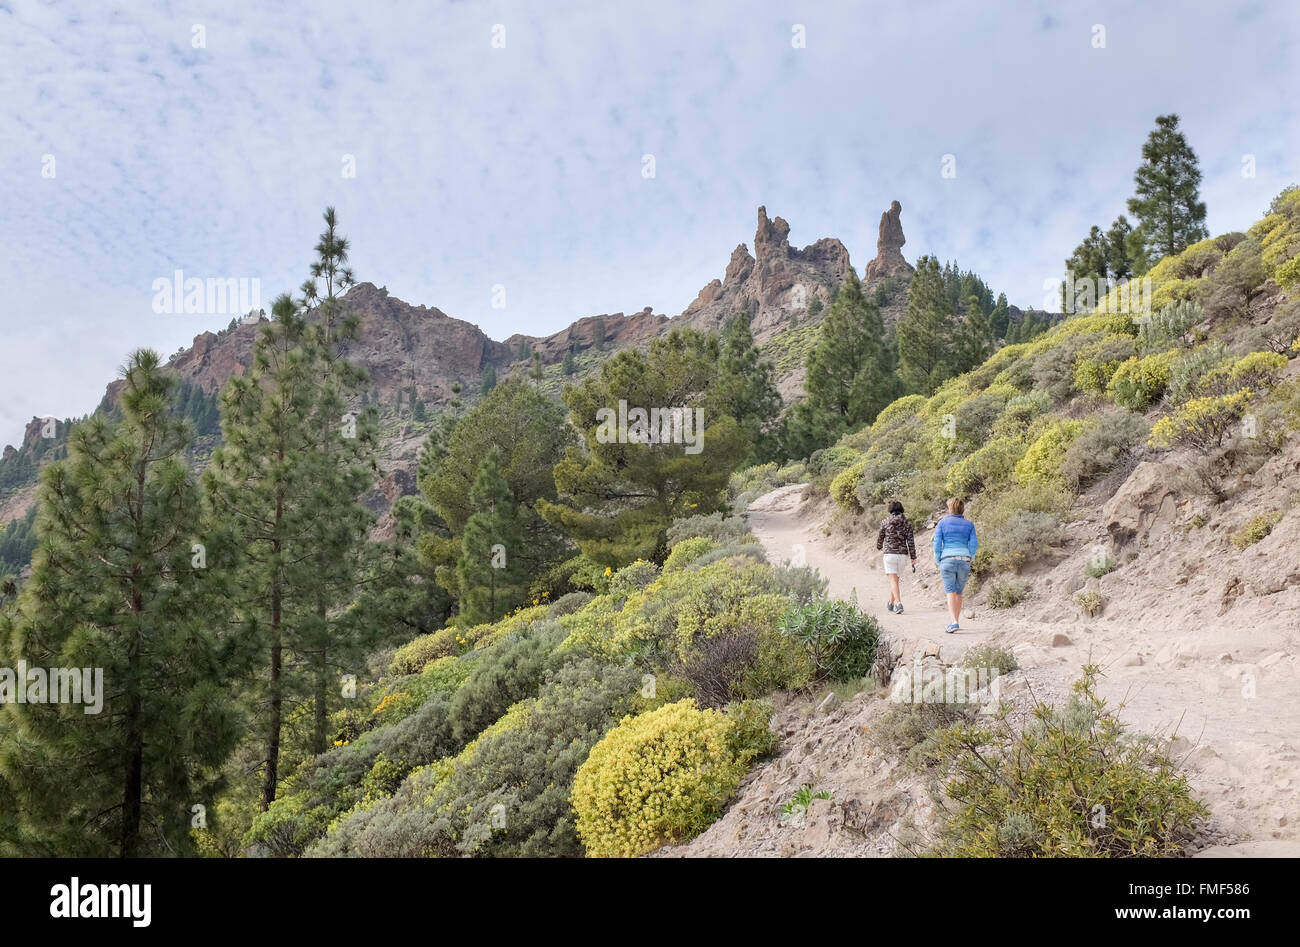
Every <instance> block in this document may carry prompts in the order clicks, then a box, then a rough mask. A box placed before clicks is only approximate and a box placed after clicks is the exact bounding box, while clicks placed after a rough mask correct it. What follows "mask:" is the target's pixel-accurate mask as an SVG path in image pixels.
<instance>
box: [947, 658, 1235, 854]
mask: <svg viewBox="0 0 1300 947" xmlns="http://www.w3.org/2000/svg"><path fill="white" fill-rule="evenodd" d="M1098 673H1099V671H1098V669H1097V667H1096V666H1092V665H1090V666H1088V667H1085V668H1084V674H1083V677H1082V678H1081V679H1080V680H1079V681H1078V682H1076V683H1075V685H1074V694H1073V695H1072V696H1071V699H1070V701H1069V703H1068V704H1067V705H1066V706H1065V707H1064V708H1061V709H1059V710H1058V709H1057V708H1055V707H1052V706H1049V705H1046V704H1043V703H1041V702H1036V704H1035V706H1034V710H1033V714H1034V719H1033V720H1032V721H1031V723H1030V724H1029V725H1027V726H1024V727H1023V728H1022V727H1017V726H1015V725H1013V724H1012V722H1011V721H1010V719H1009V713H1010V708H1006V709H1004V710H1002V711H1000V712H999V713H998V714H997V716H996V717H995V719H994V721H993V723H992V724H991V725H989V726H978V725H975V724H974V723H971V724H966V725H962V726H958V727H955V728H951V729H948V730H945V731H942V732H941V733H940V734H939V735H938V738H937V739H936V740H934V741H932V743H931V744H930V746H929V747H928V748H927V749H928V750H929V754H928V756H929V760H930V762H931V763H932V765H933V766H934V770H935V772H936V774H937V776H938V777H939V779H940V780H941V782H942V788H943V796H944V797H945V798H946V799H947V800H949V802H948V803H947V805H946V808H947V811H946V812H945V813H944V814H943V821H942V828H941V832H940V837H939V839H938V840H937V843H936V844H935V846H934V849H933V851H934V854H937V855H942V856H950V857H1016V856H1019V857H1097V856H1103V857H1107V856H1109V857H1133V856H1140V857H1151V856H1170V855H1176V854H1179V853H1180V852H1181V851H1182V850H1183V846H1184V845H1185V844H1186V843H1187V842H1188V841H1189V840H1190V839H1191V838H1192V837H1193V834H1194V832H1195V829H1196V826H1197V825H1198V824H1199V823H1200V822H1202V821H1203V820H1204V819H1206V818H1207V817H1208V816H1209V812H1208V810H1207V809H1206V807H1205V806H1204V805H1203V804H1201V803H1199V802H1197V801H1195V800H1193V798H1192V795H1191V790H1190V788H1189V787H1188V785H1187V780H1186V778H1185V777H1184V776H1183V775H1182V774H1181V773H1179V772H1178V769H1177V766H1176V765H1175V763H1174V762H1173V760H1171V759H1170V758H1169V756H1168V755H1167V753H1166V752H1165V750H1164V748H1163V747H1162V746H1161V744H1160V743H1159V742H1158V741H1157V740H1156V739H1155V738H1152V737H1142V736H1131V735H1130V734H1128V733H1127V732H1126V730H1125V728H1124V727H1123V725H1122V724H1121V723H1120V721H1119V719H1118V717H1117V716H1116V714H1115V713H1114V712H1113V711H1111V710H1110V709H1109V708H1108V707H1107V705H1106V702H1105V701H1104V700H1102V699H1101V698H1100V697H1098V696H1097V694H1096V678H1097V675H1098Z"/></svg>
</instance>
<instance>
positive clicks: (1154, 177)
mask: <svg viewBox="0 0 1300 947" xmlns="http://www.w3.org/2000/svg"><path fill="white" fill-rule="evenodd" d="M1134 180H1135V182H1136V186H1137V193H1136V194H1135V196H1133V197H1131V198H1129V202H1128V209H1129V213H1131V214H1133V215H1134V216H1135V217H1137V219H1138V220H1139V221H1140V229H1141V230H1142V233H1143V241H1144V243H1145V249H1146V251H1147V255H1148V256H1149V257H1152V258H1154V259H1159V258H1160V257H1162V256H1172V255H1173V254H1175V253H1181V252H1182V251H1183V250H1185V249H1186V248H1187V247H1188V246H1189V245H1190V244H1193V243H1195V242H1196V241H1198V240H1204V239H1205V238H1206V237H1208V236H1209V231H1208V230H1207V229H1206V227H1205V203H1204V202H1203V201H1201V200H1199V197H1200V186H1201V169H1200V165H1199V164H1198V163H1197V160H1196V153H1195V152H1194V151H1193V150H1192V148H1191V145H1189V144H1188V143H1187V139H1186V138H1185V137H1184V136H1183V133H1182V132H1181V131H1179V130H1178V116H1177V115H1161V116H1159V117H1157V118H1156V127H1155V130H1154V131H1152V132H1151V134H1150V135H1149V136H1148V137H1147V140H1146V143H1145V144H1143V146H1142V163H1141V164H1140V165H1138V169H1137V173H1136V174H1135V175H1134Z"/></svg>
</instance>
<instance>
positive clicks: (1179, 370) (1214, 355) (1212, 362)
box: [1165, 343, 1228, 406]
mask: <svg viewBox="0 0 1300 947" xmlns="http://www.w3.org/2000/svg"><path fill="white" fill-rule="evenodd" d="M1227 358H1228V352H1227V350H1226V349H1225V348H1224V347H1223V345H1222V344H1221V343H1212V344H1209V345H1199V346H1197V347H1196V348H1194V349H1192V350H1191V351H1190V352H1187V353H1185V354H1182V355H1179V356H1178V357H1177V358H1175V359H1174V361H1173V363H1172V364H1171V365H1170V369H1169V387H1168V388H1167V389H1166V392H1165V399H1166V401H1168V403H1169V404H1171V405H1175V406H1176V405H1180V404H1182V403H1183V402H1184V401H1187V400H1188V399H1189V398H1193V397H1195V396H1196V395H1197V388H1198V387H1199V386H1200V383H1201V379H1202V378H1204V377H1205V375H1207V374H1208V373H1209V372H1210V371H1211V370H1213V369H1214V368H1215V367H1216V366H1218V365H1220V364H1222V363H1223V361H1224V360H1225V359H1227Z"/></svg>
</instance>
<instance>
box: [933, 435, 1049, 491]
mask: <svg viewBox="0 0 1300 947" xmlns="http://www.w3.org/2000/svg"><path fill="white" fill-rule="evenodd" d="M1028 449H1029V445H1027V444H1026V443H1025V442H1024V441H1022V440H1021V439H1020V438H1018V437H998V438H994V439H993V440H991V441H989V442H988V443H986V444H985V445H984V446H983V447H981V448H980V449H979V450H977V451H975V452H974V453H973V454H970V455H968V456H966V457H963V458H962V459H961V460H959V461H957V462H956V463H954V464H952V465H951V466H950V467H949V468H948V470H947V472H946V474H945V477H946V481H945V484H944V486H945V488H946V492H947V494H948V495H949V496H970V495H972V494H974V493H977V492H979V491H980V490H983V489H985V488H987V487H990V486H1000V485H1002V484H1006V483H1008V482H1010V480H1011V477H1012V474H1013V473H1014V471H1015V469H1016V464H1017V463H1018V462H1019V461H1020V459H1021V458H1022V457H1024V456H1025V451H1026V450H1028Z"/></svg>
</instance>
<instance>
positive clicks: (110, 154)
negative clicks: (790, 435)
mask: <svg viewBox="0 0 1300 947" xmlns="http://www.w3.org/2000/svg"><path fill="white" fill-rule="evenodd" d="M80 6H81V8H80V9H75V12H74V8H73V7H72V6H71V5H66V4H46V3H39V2H35V0H9V2H7V3H6V4H5V5H4V6H0V36H3V40H0V42H3V44H4V49H3V56H2V57H0V142H2V144H0V174H2V175H3V179H4V181H5V185H6V186H5V187H4V188H3V189H2V190H0V202H2V203H0V245H3V246H4V247H5V251H6V252H5V254H4V256H3V257H2V258H0V285H3V286H4V288H5V295H6V299H7V301H8V304H7V306H6V311H5V313H4V319H5V329H6V333H5V335H6V341H5V344H4V346H3V349H2V350H0V370H2V377H0V396H2V397H0V441H3V440H6V439H14V438H16V436H17V433H18V432H19V431H20V430H21V425H22V423H23V422H24V421H25V420H26V419H27V418H29V417H30V416H31V415H32V414H47V413H53V414H57V415H60V416H64V415H80V414H82V413H85V412H86V411H88V410H90V409H91V408H93V407H94V405H95V403H96V402H97V401H98V399H99V396H100V394H101V393H102V389H103V385H104V384H105V383H106V382H107V381H109V380H110V379H111V378H112V376H113V372H114V370H115V367H116V366H117V365H119V364H120V363H121V362H122V361H123V359H124V357H125V355H126V353H127V352H128V351H129V350H130V349H132V348H134V347H137V346H140V345H152V346H154V347H156V348H158V349H160V350H161V351H163V352H171V351H174V350H175V349H176V348H177V347H178V346H179V345H181V344H184V343H187V342H188V341H189V340H190V339H191V338H192V337H193V336H194V335H195V334H196V333H197V332H199V331H202V330H204V329H208V328H215V327H219V326H220V325H224V323H225V322H226V321H228V320H227V319H225V318H219V317H207V316H204V317H195V316H190V317H185V316H159V315H155V314H154V313H153V312H152V311H151V309H150V306H149V303H150V299H151V296H152V292H151V289H150V286H151V283H152V281H153V279H155V278H157V277H159V276H168V275H170V274H171V272H172V271H173V270H174V269H176V268H178V267H179V268H182V269H184V270H185V271H186V272H187V273H189V274H194V275H200V276H244V277H249V278H252V277H257V278H260V279H261V281H262V287H263V297H264V299H267V300H269V299H270V298H271V297H273V296H274V295H275V294H276V293H277V292H280V291H281V290H284V289H290V288H294V287H296V286H298V284H299V283H300V282H301V281H302V278H303V276H304V272H305V268H306V264H307V262H308V258H309V256H310V251H311V247H312V246H313V244H314V242H315V237H316V234H317V233H318V230H319V214H320V211H321V209H322V208H323V207H324V206H325V205H326V204H335V205H337V207H338V210H339V214H340V217H341V220H342V222H343V227H344V230H345V232H346V233H347V234H348V235H349V236H350V237H351V238H352V241H353V246H354V248H355V249H354V257H353V262H354V265H355V269H356V271H357V274H358V276H359V277H360V278H362V279H368V280H372V281H374V282H376V283H378V284H386V285H387V286H388V288H389V289H390V291H391V292H393V293H394V294H396V295H398V296H400V297H402V298H404V299H407V300H409V301H411V302H413V303H416V304H419V303H425V304H428V305H431V306H437V307H439V308H441V309H442V310H444V311H445V312H447V313H449V314H450V315H453V316H457V317H459V318H464V319H468V320H470V321H473V322H477V323H479V324H480V325H481V326H482V327H483V328H484V330H485V331H487V332H488V333H489V334H490V335H493V336H495V337H497V338H503V337H505V336H507V335H509V334H510V333H512V332H515V331H523V332H531V333H535V334H541V333H547V332H551V331H555V330H557V329H559V328H562V327H563V326H564V325H565V324H567V323H568V322H569V321H570V320H572V319H574V318H578V317H580V316H583V315H589V314H592V313H597V312H609V311H615V310H620V309H622V310H625V311H630V310H637V309H640V308H642V307H643V306H646V305H650V306H653V307H654V308H655V309H656V311H660V312H667V313H675V312H678V311H680V310H681V309H682V308H684V307H685V306H686V304H687V303H689V302H690V300H691V299H692V298H693V297H694V295H695V293H696V292H697V291H698V289H699V288H700V287H701V286H702V285H703V284H704V283H705V282H707V281H708V280H709V279H712V278H714V277H716V276H720V275H721V273H722V269H723V267H724V266H725V264H726V260H727V258H728V255H729V254H730V251H731V248H732V247H734V246H735V245H736V243H738V242H740V241H745V242H750V241H751V240H752V236H753V224H754V212H755V208H756V207H757V206H758V205H759V204H765V205H766V206H767V208H768V211H769V213H771V214H773V215H776V214H779V215H781V216H783V217H785V218H786V219H787V220H789V221H790V224H791V227H792V233H791V237H792V240H793V241H794V242H796V243H798V244H801V245H802V244H806V243H811V242H812V241H814V240H816V239H817V238H819V237H822V236H838V237H840V238H841V239H842V240H844V241H845V243H846V244H847V245H848V247H849V250H850V252H851V254H852V256H853V259H854V261H855V263H857V265H858V266H859V267H861V265H862V264H864V263H865V262H866V261H867V260H868V259H870V257H871V256H872V255H873V254H874V250H875V236H876V234H875V227H876V222H877V221H878V219H879V215H880V212H881V211H882V210H883V209H885V208H886V207H887V206H888V204H889V201H890V200H892V199H895V198H896V199H898V200H900V201H901V202H902V203H903V206H904V214H903V224H904V228H905V230H906V232H907V238H908V242H907V247H906V250H905V252H906V253H907V255H908V256H909V258H912V259H915V257H916V256H918V255H920V254H922V253H934V254H937V255H938V256H939V257H941V258H943V259H950V258H955V259H957V261H958V262H959V263H960V264H961V265H962V266H963V267H966V268H972V269H974V270H976V271H977V272H979V273H980V274H981V275H982V276H984V277H985V279H986V280H987V281H988V282H989V283H990V284H991V285H992V286H993V287H994V288H995V289H1004V290H1006V292H1007V293H1008V295H1009V296H1010V297H1011V299H1012V301H1013V302H1017V303H1019V304H1021V305H1031V304H1034V305H1036V304H1038V303H1040V302H1041V299H1042V290H1041V284H1042V281H1043V279H1045V278H1047V277H1049V276H1052V275H1054V274H1055V273H1057V272H1058V271H1059V268H1060V266H1061V261H1062V260H1063V258H1064V257H1065V256H1066V255H1067V254H1068V253H1069V252H1070V250H1071V249H1072V247H1073V246H1074V244H1075V243H1077V242H1078V241H1079V239H1080V238H1081V237H1082V236H1083V235H1084V234H1085V233H1086V232H1087V229H1088V227H1089V226H1090V225H1091V224H1094V223H1096V224H1099V225H1103V226H1104V225H1107V224H1109V222H1110V221H1111V220H1112V219H1113V218H1114V217H1115V215H1116V214H1118V213H1120V212H1122V211H1123V210H1124V199H1125V198H1126V197H1127V196H1128V195H1129V193H1130V191H1131V185H1132V174H1133V169H1134V167H1135V166H1136V164H1137V161H1138V158H1139V152H1140V148H1141V144H1142V141H1143V139H1144V138H1145V136H1146V134H1147V132H1148V131H1149V130H1150V128H1151V126H1152V124H1153V122H1154V118H1155V116H1156V115H1157V114H1161V113H1164V112H1169V111H1176V112H1178V113H1179V114H1180V115H1181V116H1182V118H1183V124H1184V128H1185V131H1186V133H1187V135H1188V137H1189V139H1190V140H1191V142H1192V144H1193V146H1194V147H1195V148H1196V150H1197V152H1198V154H1199V155H1200V158H1201V164H1202V168H1203V170H1204V172H1205V182H1204V185H1203V196H1204V197H1205V199H1206V200H1207V202H1208V203H1209V208H1210V221H1209V222H1210V226H1211V230H1212V231H1215V232H1220V231H1224V230H1229V229H1240V228H1243V227H1245V226H1247V225H1248V224H1249V223H1250V222H1252V221H1253V220H1254V219H1256V218H1257V217H1258V216H1259V215H1260V212H1261V211H1262V209H1263V208H1264V207H1265V206H1266V205H1267V203H1268V200H1269V199H1270V198H1271V197H1272V195H1273V194H1274V193H1276V192H1277V191H1278V190H1279V189H1280V188H1281V187H1282V186H1283V185H1285V184H1286V183H1288V182H1290V181H1294V180H1297V179H1300V167H1297V159H1296V157H1295V156H1296V155H1297V154H1300V147H1297V146H1298V145H1300V141H1298V140H1297V139H1298V138H1300V132H1297V128H1300V125H1298V124H1297V122H1296V117H1297V116H1296V111H1295V110H1296V106H1295V104H1294V100H1293V98H1292V97H1289V96H1287V95H1286V94H1285V92H1286V90H1287V89H1288V88H1289V85H1288V84H1287V83H1286V82H1285V81H1283V79H1284V77H1285V76H1287V75H1289V74H1293V67H1291V66H1288V63H1294V62H1296V61H1297V60H1298V59H1300V57H1297V50H1296V43H1297V32H1298V31H1297V22H1296V20H1297V13H1296V12H1295V7H1294V5H1293V4H1277V5H1247V4H1239V5H1235V6H1234V5H1225V4H1221V3H1212V2H1209V0H1205V2H1198V3H1188V2H1172V0H1170V2H1150V3H1144V4H1141V5H1131V4H1127V3H1093V4H1088V5H1086V6H1085V7H1079V8H1075V9H1071V10H1070V12H1061V11H1060V10H1059V9H1058V6H1059V5H1054V4H1053V5H1049V4H1046V3H988V4H983V5H980V4H972V3H966V2H957V0H950V2H939V3H921V4H917V3H912V4H893V3H890V4H883V3H882V4H875V5H872V7H870V8H866V7H864V5H863V4H861V3H855V2H851V0H840V2H828V3H819V4H778V3H772V4H763V5H756V4H753V3H742V2H738V0H732V2H721V3H709V4H698V3H690V2H668V0H665V2H661V3H657V4H645V5H633V4H594V3H576V2H553V0H548V2H547V3H545V4H537V3H526V2H513V3H504V2H497V3H453V4H445V5H440V6H431V5H428V4H400V5H398V4H361V5H344V4H334V5H329V6H326V5H321V4H306V3H277V4H258V3H252V2H231V3H223V4H221V5H214V6H212V7H210V8H207V9H198V8H193V7H188V6H175V5H171V4H155V5H153V6H151V7H146V6H145V5H143V4H136V5H132V7H131V8H130V9H129V11H128V10H114V9H110V8H104V9H99V8H96V7H94V6H88V5H80ZM196 23H200V24H202V25H203V27H204V31H205V40H206V48H204V49H195V48H193V46H192V45H191V39H192V35H193V34H192V27H193V26H194V25H195V24H196ZM795 23H801V24H804V26H805V27H806V35H807V48H805V49H793V48H792V47H791V44H790V37H791V26H792V25H793V24H795ZM1094 23H1102V24H1104V25H1105V26H1106V28H1107V48H1106V49H1104V50H1097V49H1093V48H1092V47H1091V45H1090V39H1091V30H1092V26H1093V24H1094ZM494 24H503V25H504V26H505V29H506V32H505V35H506V47H505V48H504V49H493V48H492V46H491V38H492V28H493V25H494ZM1045 24H1046V25H1045ZM1292 84H1293V83H1292ZM1247 152H1250V153H1254V154H1255V155H1256V156H1257V162H1258V177H1257V178H1255V179H1254V180H1249V181H1247V180H1243V179H1242V178H1241V176H1240V160H1241V155H1242V154H1244V153H1247ZM646 153H652V154H654V155H655V159H656V177H655V178H654V179H653V180H650V181H647V180H644V179H643V178H642V177H641V156H642V155H643V154H646ZM945 153H951V154H954V155H956V157H957V162H958V176H957V178H956V179H954V180H943V179H942V178H941V177H940V176H939V160H940V157H941V156H942V155H943V154H945ZM45 154H53V155H54V156H55V158H56V160H57V177H56V178H55V179H54V180H43V179H42V178H41V176H40V169H41V160H42V155H45ZM345 154H350V155H353V156H355V159H356V166H357V176H356V178H355V179H352V180H347V179H344V178H343V177H342V176H341V173H340V171H341V161H342V158H343V155H345ZM496 283H504V284H505V285H506V287H507V300H508V303H509V306H508V308H507V309H505V310H497V309H493V308H492V307H491V287H492V286H493V284H496Z"/></svg>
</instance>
